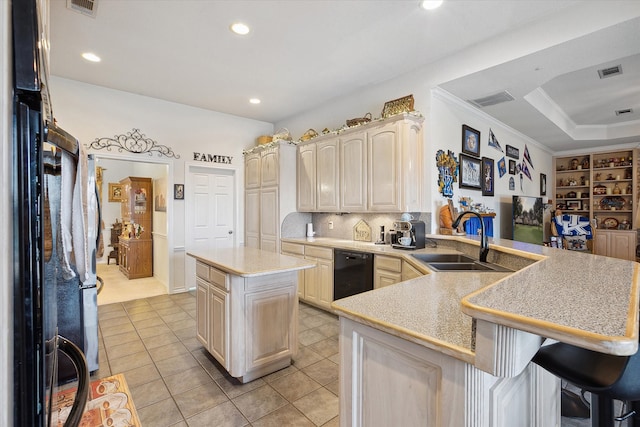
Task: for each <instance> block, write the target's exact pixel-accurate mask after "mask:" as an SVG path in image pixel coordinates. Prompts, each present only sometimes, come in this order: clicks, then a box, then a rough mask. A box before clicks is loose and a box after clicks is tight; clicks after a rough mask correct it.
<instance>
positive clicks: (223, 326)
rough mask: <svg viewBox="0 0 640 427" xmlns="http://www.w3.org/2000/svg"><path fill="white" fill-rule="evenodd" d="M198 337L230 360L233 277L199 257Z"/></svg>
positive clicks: (218, 357) (225, 361)
mask: <svg viewBox="0 0 640 427" xmlns="http://www.w3.org/2000/svg"><path fill="white" fill-rule="evenodd" d="M196 284H197V291H196V337H197V338H198V340H199V341H200V342H201V343H202V344H203V345H204V346H205V348H206V349H207V351H208V352H209V353H211V354H212V355H213V356H214V357H215V358H216V360H217V361H218V362H220V364H221V365H223V366H224V367H225V368H227V366H228V362H229V353H228V350H229V347H228V342H229V321H228V315H229V277H228V275H227V274H225V273H224V272H222V271H220V270H218V269H215V268H213V267H209V266H208V265H206V264H204V263H202V262H200V261H196Z"/></svg>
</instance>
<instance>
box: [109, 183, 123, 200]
mask: <svg viewBox="0 0 640 427" xmlns="http://www.w3.org/2000/svg"><path fill="white" fill-rule="evenodd" d="M109 201H110V202H118V203H120V202H121V201H122V184H119V183H116V182H110V183H109Z"/></svg>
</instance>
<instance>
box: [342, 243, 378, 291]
mask: <svg viewBox="0 0 640 427" xmlns="http://www.w3.org/2000/svg"><path fill="white" fill-rule="evenodd" d="M372 289H373V254H370V253H367V252H357V251H347V250H342V249H335V250H334V269H333V299H334V300H337V299H340V298H345V297H348V296H351V295H355V294H359V293H361V292H366V291H370V290H372Z"/></svg>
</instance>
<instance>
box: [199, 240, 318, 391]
mask: <svg viewBox="0 0 640 427" xmlns="http://www.w3.org/2000/svg"><path fill="white" fill-rule="evenodd" d="M187 255H190V256H192V257H194V258H195V259H196V277H195V284H196V289H197V291H196V329H197V331H196V333H197V338H198V340H199V341H200V342H202V344H203V345H204V346H205V348H206V349H207V351H209V353H211V354H212V355H213V357H214V358H215V359H216V360H217V361H218V362H219V363H220V364H221V365H222V366H224V368H225V369H226V370H227V371H228V372H229V373H230V374H231V376H233V377H236V378H238V379H239V380H240V381H241V382H243V383H245V382H248V381H251V380H254V379H256V378H259V377H261V376H263V375H267V374H269V373H271V372H274V371H277V370H279V369H282V368H284V367H286V366H289V365H290V364H291V358H292V357H293V356H294V355H295V354H296V352H297V349H298V330H297V329H298V298H297V292H298V271H299V270H304V269H307V268H312V267H315V265H316V264H315V262H312V261H306V260H303V259H299V258H294V257H289V256H286V255H280V254H277V253H273V252H268V251H262V250H260V249H254V248H245V247H239V248H224V249H213V250H194V251H189V252H187Z"/></svg>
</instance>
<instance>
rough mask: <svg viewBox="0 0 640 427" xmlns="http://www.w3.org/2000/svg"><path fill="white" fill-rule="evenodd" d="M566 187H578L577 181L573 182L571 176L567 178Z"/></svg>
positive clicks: (573, 179)
mask: <svg viewBox="0 0 640 427" xmlns="http://www.w3.org/2000/svg"><path fill="white" fill-rule="evenodd" d="M567 185H568V186H569V187H573V186H576V185H578V181H576V180H575V178H574V177H572V176H571V177H569V178H568V179H567Z"/></svg>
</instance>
